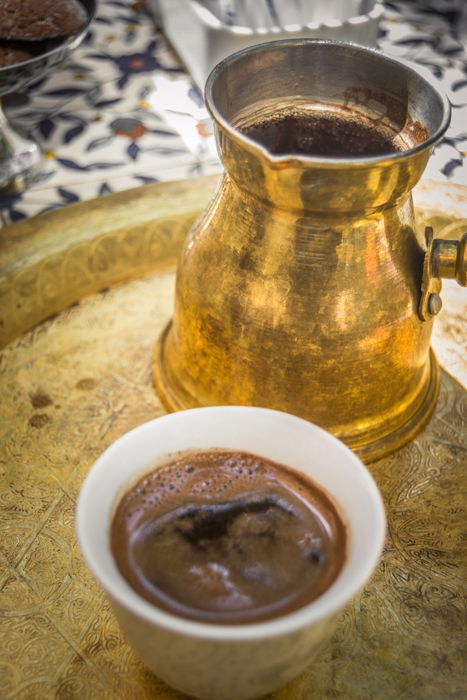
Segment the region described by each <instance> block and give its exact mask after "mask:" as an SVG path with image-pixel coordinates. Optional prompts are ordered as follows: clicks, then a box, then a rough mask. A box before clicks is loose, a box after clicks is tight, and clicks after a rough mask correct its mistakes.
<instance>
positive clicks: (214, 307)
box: [154, 40, 466, 461]
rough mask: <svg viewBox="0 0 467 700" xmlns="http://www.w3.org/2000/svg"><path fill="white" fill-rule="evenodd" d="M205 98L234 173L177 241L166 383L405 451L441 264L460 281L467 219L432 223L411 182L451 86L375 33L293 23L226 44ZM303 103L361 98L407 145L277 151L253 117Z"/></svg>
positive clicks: (189, 397) (417, 412)
mask: <svg viewBox="0 0 467 700" xmlns="http://www.w3.org/2000/svg"><path fill="white" fill-rule="evenodd" d="M206 101H207V105H208V108H209V109H210V112H211V114H212V117H213V119H214V123H215V129H216V137H217V143H218V149H219V153H220V157H221V159H222V162H223V164H224V167H225V175H224V176H223V179H222V181H221V183H220V186H219V189H218V192H217V194H216V195H215V197H214V199H213V201H212V203H211V205H210V206H209V208H208V209H207V211H206V212H205V213H204V215H203V216H202V217H201V219H200V220H199V221H198V222H197V224H196V225H195V226H194V228H193V230H192V231H191V232H190V234H189V236H188V238H187V240H186V243H185V246H184V250H183V253H182V256H181V259H180V264H179V268H178V274H177V283H176V299H175V310H174V315H173V320H172V321H171V322H170V323H169V325H168V326H167V328H166V329H165V330H164V332H163V334H162V336H161V338H160V339H159V342H158V344H157V346H156V349H155V355H154V379H155V384H156V387H157V390H158V392H159V393H160V395H161V397H162V400H163V401H164V403H165V405H166V406H167V408H169V409H170V410H177V409H181V408H189V407H195V406H205V405H218V404H251V405H257V406H266V407H270V408H275V409H279V410H283V411H288V412H290V413H293V414H296V415H299V416H302V417H304V418H306V419H308V420H310V421H312V422H314V423H317V424H318V425H320V426H322V427H323V428H325V429H327V430H329V431H330V432H332V433H334V434H335V435H336V436H338V437H339V438H341V439H342V440H343V441H345V442H346V443H347V444H348V445H349V446H350V447H351V448H352V449H354V450H355V451H356V452H357V453H358V454H359V455H360V456H361V457H362V458H363V459H365V460H366V461H372V460H375V459H378V458H380V457H382V456H384V455H386V454H388V453H390V452H392V451H394V450H395V449H397V448H399V447H400V446H402V445H403V444H404V443H406V442H407V441H408V440H410V439H412V438H413V437H414V435H415V434H416V433H417V432H418V431H419V430H420V428H421V427H422V426H423V425H424V424H425V423H426V421H427V420H428V419H429V417H430V415H431V413H432V411H433V409H434V407H435V404H436V400H437V396H438V390H439V369H438V365H437V362H436V359H435V357H434V355H433V353H432V351H431V350H430V335H431V330H432V320H433V316H434V315H435V314H436V313H437V312H438V311H439V308H440V297H439V291H440V288H441V282H440V280H441V278H442V277H457V280H458V282H459V283H460V284H464V285H465V277H466V260H465V257H466V256H465V247H466V236H464V238H463V240H462V241H461V242H457V241H443V240H433V238H432V234H431V232H427V238H426V240H425V239H424V237H423V235H421V234H420V233H419V232H417V230H416V226H415V220H414V210H413V203H412V194H411V191H412V189H413V187H414V186H415V184H416V183H417V182H418V180H419V178H420V177H421V175H422V173H423V171H424V169H425V166H426V164H427V161H428V159H429V157H430V153H431V151H432V149H433V147H434V145H435V144H436V142H437V141H438V140H439V139H440V138H441V137H442V135H443V134H444V132H445V130H446V129H447V127H448V124H449V119H450V108H449V104H448V102H447V100H446V98H445V97H444V96H443V95H442V94H441V93H440V92H439V91H438V90H437V89H436V88H435V87H433V86H432V85H431V84H430V82H429V80H428V79H427V78H425V77H424V76H423V74H421V73H420V72H419V71H418V70H416V69H414V68H413V67H411V66H410V65H408V64H406V63H404V62H401V61H399V60H395V59H393V58H389V57H387V56H385V55H383V54H382V53H380V52H378V51H375V50H372V49H367V48H363V47H358V46H356V45H351V44H345V43H341V42H334V41H321V40H290V41H289V40H286V41H278V42H272V43H269V44H261V45H258V46H255V47H252V48H250V49H246V50H243V51H240V52H238V53H236V54H234V55H232V56H229V57H228V58H227V59H225V60H224V61H223V62H222V63H220V64H219V65H218V66H216V68H215V69H214V70H213V72H212V73H211V75H210V77H209V79H208V82H207V86H206ZM307 110H313V112H314V113H315V114H316V113H318V112H319V111H320V110H321V111H325V112H326V113H327V114H331V115H332V114H335V115H341V116H346V115H348V114H351V115H352V117H355V118H357V119H361V120H362V123H363V122H364V123H365V124H367V125H368V124H369V125H370V126H373V127H374V128H378V129H382V130H383V131H384V130H386V131H388V132H390V133H392V134H397V137H396V140H397V139H399V141H400V143H401V144H402V145H403V148H404V149H405V150H402V151H392V152H387V153H384V154H383V155H381V154H379V155H368V154H365V153H363V154H362V155H356V156H354V155H352V156H346V155H345V154H344V155H343V156H340V155H339V156H337V157H336V156H332V157H327V156H311V155H299V154H298V155H297V154H294V153H285V154H279V155H277V154H276V155H274V154H273V153H271V151H270V150H268V149H267V148H266V147H265V146H264V145H261V143H259V142H256V141H254V140H252V138H250V137H248V136H247V135H245V129H246V128H247V127H248V126H249V125H252V124H257V123H259V122H261V120H264V119H266V118H272V119H274V118H275V117H276V116H277V115H279V116H280V115H281V114H286V113H287V111H288V112H289V113H291V111H293V112H294V113H295V114H298V113H304V112H306V111H307ZM214 430H215V429H214ZM214 437H215V432H214V433H213V438H214Z"/></svg>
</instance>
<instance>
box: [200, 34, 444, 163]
mask: <svg viewBox="0 0 467 700" xmlns="http://www.w3.org/2000/svg"><path fill="white" fill-rule="evenodd" d="M307 45H312V46H316V45H321V46H337V47H340V48H342V49H346V48H347V49H349V50H353V51H357V52H361V53H366V54H367V55H370V56H371V55H373V56H375V57H377V60H379V59H382V60H383V61H386V62H387V63H392V64H394V65H396V66H402V67H404V68H406V69H407V70H408V71H409V72H410V73H411V74H415V75H417V76H418V77H419V78H421V79H422V80H423V81H424V82H425V83H426V84H427V86H428V87H429V89H431V90H432V91H433V93H435V94H436V95H437V97H438V98H439V100H440V102H441V104H442V115H443V116H442V119H441V122H440V124H439V126H438V128H436V129H435V130H434V131H433V133H432V134H431V135H430V136H428V137H427V138H426V139H425V140H423V141H421V142H420V143H418V144H416V145H414V146H412V147H410V148H407V149H405V150H403V151H394V152H391V153H386V154H378V155H371V156H368V155H362V156H351V157H349V156H343V157H340V156H339V157H334V156H315V155H302V154H280V155H277V154H274V153H272V152H271V151H269V150H268V149H267V148H266V147H265V146H263V145H262V144H260V143H258V142H257V141H255V140H253V139H252V138H250V137H248V136H246V135H245V134H244V133H243V132H242V131H241V130H240V129H238V128H237V127H236V126H234V125H233V124H232V123H231V122H230V121H229V120H228V119H227V118H226V117H225V116H224V115H223V114H222V112H221V110H220V109H219V108H218V107H217V106H216V102H215V98H214V95H213V90H214V87H215V84H216V82H217V81H218V80H219V79H220V76H221V74H222V72H223V71H224V70H225V69H226V68H227V67H228V66H230V65H232V64H234V63H236V62H238V61H240V60H241V59H242V58H243V57H244V56H247V55H251V54H259V53H264V52H266V51H270V50H273V49H276V48H288V47H294V48H295V47H298V46H307ZM432 77H433V76H431V74H430V73H429V71H428V70H427V69H424V68H423V67H422V66H419V65H417V64H414V63H412V62H410V61H407V60H405V59H401V58H399V57H397V58H396V57H393V56H389V55H388V54H386V53H384V52H383V51H381V50H380V49H375V48H371V47H367V46H362V45H360V44H356V43H354V42H349V41H342V40H338V39H314V38H300V39H298V38H296V39H277V40H274V41H269V42H264V43H261V44H257V45H254V46H250V47H247V48H244V49H241V50H239V51H236V52H235V53H232V54H230V55H229V56H227V57H226V58H224V59H223V60H222V61H220V62H219V63H218V64H217V65H216V66H215V67H214V68H213V69H212V71H211V73H210V74H209V76H208V78H207V81H206V85H205V91H204V92H205V103H206V106H207V108H208V111H209V113H210V114H211V117H212V119H213V120H214V123H215V125H216V126H217V128H218V129H220V130H221V131H222V132H224V133H227V134H228V136H229V137H230V138H231V139H233V140H234V141H236V142H237V143H239V144H240V145H241V146H243V148H246V149H247V150H249V151H252V152H253V153H256V154H259V155H260V156H261V157H262V158H265V159H267V160H268V161H269V162H270V164H271V165H281V166H282V165H287V164H292V163H301V164H304V165H308V166H310V165H313V164H314V165H318V166H319V167H320V168H328V169H336V168H339V169H341V168H342V167H346V166H351V167H365V166H366V167H370V166H372V165H376V164H378V165H379V164H382V163H385V162H388V163H390V162H394V161H401V160H402V161H403V160H406V159H409V158H411V157H413V156H414V155H416V154H418V153H420V152H422V151H425V150H427V149H430V148H433V147H434V146H435V145H436V143H438V142H439V141H440V140H441V138H442V137H443V135H444V133H445V132H446V130H447V129H448V127H449V124H450V121H451V104H450V102H449V100H448V98H447V96H446V94H445V93H444V92H443V90H442V89H440V87H438V86H434V85H433V84H432ZM430 78H431V80H430Z"/></svg>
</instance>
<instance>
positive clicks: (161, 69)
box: [0, 0, 467, 225]
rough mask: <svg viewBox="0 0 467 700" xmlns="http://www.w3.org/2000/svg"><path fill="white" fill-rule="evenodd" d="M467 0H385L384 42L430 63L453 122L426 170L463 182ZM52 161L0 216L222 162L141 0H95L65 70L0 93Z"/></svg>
mask: <svg viewBox="0 0 467 700" xmlns="http://www.w3.org/2000/svg"><path fill="white" fill-rule="evenodd" d="M466 37H467V3H465V2H464V0H419V1H418V2H416V1H415V0H412V1H411V0H387V1H386V2H385V17H384V20H383V22H382V24H381V32H380V38H379V47H380V48H381V49H382V50H383V51H385V52H386V53H389V54H392V55H395V56H398V57H401V58H405V59H408V60H411V61H414V62H416V63H418V64H420V65H422V66H424V67H425V68H426V69H427V70H428V71H429V72H430V73H431V75H432V79H433V81H436V82H439V83H440V85H441V87H442V88H443V89H444V90H445V92H446V93H447V95H448V97H449V99H450V101H451V104H452V107H453V115H452V123H451V127H450V129H449V131H448V133H447V134H446V137H445V138H444V139H443V141H442V142H441V143H440V144H439V145H438V146H437V148H436V149H435V152H434V154H433V156H432V159H431V161H430V164H429V166H428V169H427V171H426V174H425V175H426V177H432V178H435V179H441V180H445V181H446V180H447V181H452V182H458V183H461V184H467V158H466V157H467V54H466V51H465V41H466ZM4 108H5V113H6V114H7V117H8V118H9V119H11V120H13V122H14V123H15V124H16V125H17V126H19V127H22V128H23V129H26V130H27V131H29V132H30V133H31V134H32V136H33V137H34V138H35V139H36V140H37V142H38V143H39V145H40V147H41V149H42V151H43V153H44V156H45V164H44V167H43V169H42V172H41V173H40V174H39V176H38V177H37V178H36V180H35V182H34V183H33V185H32V186H31V187H30V188H29V189H28V190H27V191H26V192H25V193H23V194H22V195H15V196H12V197H9V198H5V197H4V198H0V225H1V223H3V224H7V223H11V222H14V221H18V220H20V219H22V218H25V217H28V216H32V215H34V214H37V213H39V212H43V211H47V210H50V209H54V208H57V207H61V206H64V205H66V204H68V203H72V202H76V201H79V200H85V199H90V198H92V197H97V196H101V195H105V194H107V193H109V192H114V191H118V190H123V189H128V188H130V187H135V186H138V185H141V184H144V183H150V182H155V181H158V180H176V179H183V178H189V177H195V176H198V175H205V174H211V173H217V172H220V171H221V165H220V163H219V160H218V157H217V153H216V149H215V144H214V138H213V134H212V125H211V122H210V119H209V117H208V113H207V111H206V109H205V107H204V104H203V99H202V95H201V94H200V92H199V90H198V89H197V88H196V87H195V86H194V84H193V82H192V81H191V79H190V77H189V75H188V74H187V72H186V69H185V68H184V67H183V66H181V65H180V63H179V62H178V59H177V57H176V56H175V55H174V53H173V51H172V50H171V48H170V47H169V45H168V44H167V42H166V41H165V39H164V37H163V35H162V34H161V32H160V31H158V30H157V28H156V24H155V21H154V18H153V16H152V15H151V13H150V11H149V8H148V6H147V5H146V3H145V2H144V0H139V1H136V2H135V1H134V0H99V2H98V12H97V14H96V17H95V19H94V21H93V22H92V24H91V29H90V32H89V34H88V36H87V38H86V40H85V42H84V43H83V44H82V45H81V46H80V47H79V48H78V49H77V50H76V51H75V52H74V53H73V54H72V55H71V56H70V58H69V60H68V62H67V63H66V64H65V65H63V66H61V67H60V68H59V69H56V70H54V71H53V72H51V73H49V74H48V75H46V76H45V77H44V78H43V79H41V80H40V81H39V82H37V83H36V84H35V85H33V86H31V87H30V88H29V89H27V90H25V91H24V92H23V93H21V94H13V95H9V96H8V97H7V98H5V99H4Z"/></svg>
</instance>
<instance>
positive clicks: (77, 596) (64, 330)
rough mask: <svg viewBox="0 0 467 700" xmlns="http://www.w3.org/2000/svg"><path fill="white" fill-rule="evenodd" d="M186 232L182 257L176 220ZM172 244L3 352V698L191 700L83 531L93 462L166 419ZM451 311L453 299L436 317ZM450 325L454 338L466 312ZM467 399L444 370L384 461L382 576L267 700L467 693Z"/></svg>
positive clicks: (380, 468)
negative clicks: (466, 531) (431, 407)
mask: <svg viewBox="0 0 467 700" xmlns="http://www.w3.org/2000/svg"><path fill="white" fill-rule="evenodd" d="M186 187H187V188H189V187H190V184H189V183H187V185H186ZM464 197H465V190H464ZM70 210H71V207H70ZM66 211H67V210H64V214H65V212H66ZM157 213H158V212H157V211H156V212H155V214H156V216H157ZM135 214H136V213H135ZM70 216H71V212H70ZM63 222H64V224H65V223H66V221H65V219H64V220H63ZM68 223H69V225H70V226H71V225H72V220H70V221H69V222H68ZM451 223H452V222H451ZM174 224H175V226H174V233H175V238H174V239H173V244H174V251H175V250H176V249H177V247H178V242H177V235H176V234H177V231H178V227H177V222H176V216H175V215H174ZM92 225H93V220H92V217H91V218H90V220H89V226H90V227H92ZM447 225H449V223H448V224H447ZM13 231H14V227H12V228H11V229H10V232H9V233H10V234H11V233H12V232H13ZM167 232H169V235H168V238H166V233H167ZM160 236H161V238H162V240H161V241H160V245H161V247H162V245H163V243H162V241H164V240H165V241H166V243H167V244H168V248H167V249H166V248H165V247H164V248H163V249H164V251H165V252H164V254H163V256H164V257H163V259H164V260H165V261H166V262H165V263H161V265H160V267H159V268H158V272H157V273H156V274H153V275H151V276H149V275H148V276H146V277H144V279H135V280H133V281H132V282H128V283H126V284H123V285H120V286H118V287H116V288H115V289H111V290H109V291H107V292H101V293H99V294H96V295H94V296H90V297H88V298H87V299H85V300H84V301H82V302H80V303H79V304H78V305H75V306H73V307H72V308H68V309H66V310H65V311H63V312H62V313H60V314H59V315H58V316H56V317H55V318H53V319H50V320H48V321H46V322H45V323H42V324H41V325H39V326H38V327H36V328H35V329H33V330H31V331H29V332H27V333H25V334H23V335H21V336H20V337H18V338H17V339H16V340H15V341H13V342H11V343H10V344H8V345H7V346H6V347H5V348H4V349H3V351H2V352H1V353H0V366H1V368H2V372H1V374H0V394H1V396H2V402H1V408H0V412H1V420H0V431H1V440H0V465H1V471H0V533H1V537H0V648H1V650H2V652H1V655H0V678H1V690H0V695H1V697H2V700H26V698H27V699H34V700H36V698H37V699H40V700H57V699H60V700H65V699H68V698H70V699H73V700H96V699H99V700H115V698H118V699H119V700H135V698H137V699H138V700H153V699H154V698H156V699H157V700H186V698H185V696H183V695H181V694H180V693H179V692H177V691H176V690H172V689H171V688H168V687H167V686H166V685H164V684H163V683H162V681H160V680H159V679H158V678H156V677H155V676H153V675H152V674H151V673H150V672H149V671H147V670H146V669H145V668H144V666H143V665H142V663H141V662H140V661H139V660H138V658H137V657H136V656H135V654H134V653H133V651H132V650H131V649H130V647H129V646H128V645H127V643H126V642H125V640H124V639H123V637H122V634H121V633H120V630H119V628H118V626H117V623H116V621H115V619H114V617H113V615H112V613H111V611H110V608H109V606H108V604H107V603H106V602H105V601H104V598H103V595H102V593H101V591H100V589H99V588H98V586H97V585H96V583H95V582H94V581H93V579H92V578H91V575H90V574H89V572H88V570H87V568H86V566H85V564H84V562H83V560H82V558H81V555H80V551H79V547H78V544H77V540H76V536H75V530H74V527H75V523H74V510H75V503H76V497H77V493H78V490H79V488H80V486H81V484H82V482H83V479H84V477H85V475H86V473H87V472H88V470H89V468H90V466H91V464H92V462H93V461H94V460H95V459H96V458H97V457H98V455H99V454H100V453H101V451H102V450H103V449H105V448H106V447H107V446H108V445H109V444H110V443H111V442H113V441H114V440H115V439H116V438H118V437H119V436H120V435H122V434H123V433H124V432H125V431H127V430H129V429H131V428H133V427H135V426H136V425H138V424H140V423H142V422H143V421H146V420H150V419H152V418H154V417H156V416H158V415H161V414H162V413H163V412H164V409H163V407H162V406H161V404H160V402H159V400H158V398H157V396H156V395H155V393H154V390H153V386H152V381H151V355H152V348H153V344H154V337H155V335H157V334H159V333H160V331H161V330H162V328H163V326H164V324H165V323H166V321H167V319H168V318H169V316H170V314H171V310H172V303H173V284H174V268H173V266H172V265H171V264H169V262H167V261H168V260H169V258H171V257H172V254H173V252H174V251H171V250H170V241H171V240H172V238H171V236H170V227H168V230H167V231H163V232H161V233H160ZM136 242H137V237H136V240H135V245H136ZM74 243H75V242H74V241H73V238H72V237H70V240H69V245H70V247H71V248H73V246H74ZM94 245H95V244H94V243H92V242H90V244H89V251H90V252H92V251H93V249H94V248H93V246H94ZM155 245H156V242H155ZM157 245H158V244H157ZM166 253H171V254H170V255H168V256H167V258H166V257H165V254H166ZM27 260H30V258H28V259H27ZM130 262H131V263H133V262H134V261H133V259H129V263H130ZM153 262H155V261H153ZM47 269H48V268H47V267H46V268H45V269H44V271H43V274H44V275H46V273H47ZM75 279H77V280H78V281H79V279H80V278H75ZM42 304H43V308H44V310H45V309H46V299H42ZM448 311H449V309H448V304H447V303H446V304H445V307H444V308H443V310H442V312H441V314H440V316H442V315H443V314H445V313H448ZM450 322H451V325H450V326H447V328H448V330H450V332H453V333H454V340H455V338H456V335H455V334H456V333H458V332H459V331H458V325H456V324H457V322H456V319H455V315H454V317H453V318H451V319H450ZM456 329H457V330H456ZM447 340H449V341H452V338H451V337H450V338H447ZM463 360H464V363H465V357H464V358H463ZM465 397H466V394H465V391H464V390H463V389H462V387H461V386H460V385H459V384H458V383H457V382H456V381H455V380H454V379H453V378H452V377H450V376H449V374H447V373H446V372H444V371H442V373H441V392H440V399H439V402H438V405H437V409H436V412H435V414H434V416H433V418H432V420H431V421H430V423H429V425H428V426H427V427H426V428H425V429H424V431H422V432H421V433H420V434H419V436H418V437H417V439H416V440H414V441H413V442H412V443H411V444H410V445H407V446H406V447H404V448H403V449H402V450H400V451H399V452H397V453H396V454H394V455H393V456H392V457H390V458H388V459H385V460H383V461H380V462H378V463H375V464H373V465H372V467H371V468H372V472H373V474H374V476H375V478H376V480H377V482H378V484H379V486H380V488H381V490H382V493H383V497H384V501H385V505H386V509H387V515H388V523H389V527H388V537H387V542H386V547H385V552H384V556H383V560H382V562H381V565H380V566H379V568H378V569H377V571H376V572H375V575H374V576H373V578H372V580H371V582H370V583H369V584H368V586H367V587H366V588H365V590H364V592H363V593H362V594H361V595H360V596H359V597H358V598H357V599H356V600H355V601H354V602H353V603H352V604H351V605H349V606H348V607H347V609H346V611H345V614H344V616H343V618H342V620H341V622H340V624H339V627H338V629H337V631H336V633H335V634H334V636H333V638H332V640H331V642H330V644H328V645H327V646H326V647H325V648H323V650H322V652H321V653H320V654H319V655H318V657H316V658H315V659H314V660H313V662H312V663H310V666H309V668H308V670H307V671H306V672H305V673H303V674H302V675H301V676H300V677H299V678H297V679H296V680H295V681H293V682H292V683H290V684H288V685H287V686H286V687H285V688H283V689H282V690H280V691H277V692H275V693H273V694H272V695H271V696H270V699H269V700H305V699H306V700H322V699H323V698H327V697H337V696H339V697H341V698H345V700H362V698H365V699H366V698H372V699H373V698H385V697H388V698H404V699H408V700H420V698H448V697H462V696H463V693H464V690H465V685H464V684H465V677H464V660H465V636H464V634H465V632H464V618H463V615H464V613H465V608H464V602H465V601H464V599H463V585H464V583H465V546H464V545H465V543H464V541H463V539H462V537H463V528H464V522H465V516H464V506H465V503H464V494H465V492H466V488H467V484H466V470H465V468H464V467H465V463H464V455H465V450H466V448H467V445H466V442H465V438H466V431H465ZM213 441H214V443H215V435H213Z"/></svg>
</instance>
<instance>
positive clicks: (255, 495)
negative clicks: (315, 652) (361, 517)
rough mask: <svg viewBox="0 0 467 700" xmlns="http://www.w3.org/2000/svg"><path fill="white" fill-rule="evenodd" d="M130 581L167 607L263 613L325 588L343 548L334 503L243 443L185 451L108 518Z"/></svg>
mask: <svg viewBox="0 0 467 700" xmlns="http://www.w3.org/2000/svg"><path fill="white" fill-rule="evenodd" d="M111 546H112V552H113V555H114V557H115V559H116V562H117V565H118V567H119V569H120V571H121V573H122V574H123V576H124V577H125V578H126V579H127V581H128V582H129V583H130V585H131V586H132V587H133V588H134V589H135V590H136V591H137V592H138V593H139V594H140V595H141V596H143V597H144V598H146V599H147V600H148V601H150V602H151V603H153V604H154V605H156V606H158V607H160V608H162V609H163V610H166V611H169V612H171V613H173V614H176V615H179V616H182V617H187V618H190V619H194V620H199V621H203V622H211V623H215V624H225V623H230V624H239V623H247V622H257V621H260V620H267V619H270V618H273V617H276V616H278V615H282V614H285V613H289V612H292V611H293V610H296V609H298V608H300V607H302V606H303V605H306V604H307V603H309V602H311V601H312V600H313V599H315V598H316V597H318V596H319V595H320V594H321V593H323V591H325V590H326V589H327V588H328V587H329V586H330V585H331V583H332V582H333V581H334V580H335V578H336V576H337V575H338V573H339V571H340V569H341V567H342V565H343V562H344V560H345V552H346V529H345V526H344V523H343V522H342V520H341V518H340V516H339V514H338V512H337V509H336V507H335V506H334V504H333V503H332V502H331V500H330V499H329V498H328V496H327V495H326V494H325V493H323V492H322V491H321V490H320V489H319V488H318V487H317V486H316V485H315V484H314V483H312V482H311V481H310V480H308V479H307V478H306V477H304V476H303V475H301V474H299V473H297V472H295V471H294V470H291V469H289V468H287V467H285V466H282V465H279V464H276V463H274V462H271V461H269V460H266V459H263V458H261V457H257V456H254V455H250V454H247V453H242V452H228V451H223V450H209V451H206V452H204V451H202V452H199V451H194V452H190V453H185V454H183V455H181V456H180V458H178V459H177V460H176V461H174V462H172V463H170V464H168V465H167V466H163V467H160V468H157V469H155V470H154V471H153V472H151V473H149V474H148V475H146V476H145V477H144V478H142V479H141V480H140V481H139V482H138V483H137V484H136V485H135V486H134V487H133V488H131V489H130V490H129V491H128V493H127V494H126V495H125V496H124V497H123V499H122V500H121V502H120V503H119V505H118V507H117V509H116V512H115V515H114V518H113V522H112V526H111Z"/></svg>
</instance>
